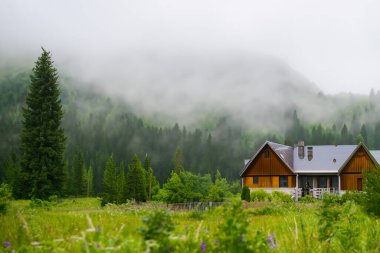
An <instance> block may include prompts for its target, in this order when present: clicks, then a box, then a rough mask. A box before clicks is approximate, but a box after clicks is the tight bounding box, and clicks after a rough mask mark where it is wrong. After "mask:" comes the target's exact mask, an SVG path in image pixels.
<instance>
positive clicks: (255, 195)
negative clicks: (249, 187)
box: [251, 189, 272, 201]
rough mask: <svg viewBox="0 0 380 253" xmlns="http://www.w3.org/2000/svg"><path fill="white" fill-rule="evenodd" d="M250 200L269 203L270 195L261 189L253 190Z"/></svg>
mask: <svg viewBox="0 0 380 253" xmlns="http://www.w3.org/2000/svg"><path fill="white" fill-rule="evenodd" d="M251 200H252V201H266V200H268V201H271V200H272V195H271V194H270V193H267V192H266V191H265V190H263V189H259V190H254V191H252V192H251Z"/></svg>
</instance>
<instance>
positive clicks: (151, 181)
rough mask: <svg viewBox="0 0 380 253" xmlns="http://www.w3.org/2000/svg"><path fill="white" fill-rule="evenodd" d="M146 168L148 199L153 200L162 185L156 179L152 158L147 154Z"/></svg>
mask: <svg viewBox="0 0 380 253" xmlns="http://www.w3.org/2000/svg"><path fill="white" fill-rule="evenodd" d="M144 169H145V174H146V187H147V188H146V192H147V196H148V200H149V201H150V200H152V196H153V195H154V194H156V193H157V192H158V190H159V189H160V185H159V183H158V181H157V179H156V177H155V176H154V174H153V169H152V165H151V162H150V158H149V157H148V155H146V156H145V161H144Z"/></svg>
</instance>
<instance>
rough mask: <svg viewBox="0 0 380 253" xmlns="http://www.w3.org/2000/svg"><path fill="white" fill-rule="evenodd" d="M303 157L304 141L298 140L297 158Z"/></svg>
mask: <svg viewBox="0 0 380 253" xmlns="http://www.w3.org/2000/svg"><path fill="white" fill-rule="evenodd" d="M304 157H305V143H304V141H298V158H299V159H303V158H304Z"/></svg>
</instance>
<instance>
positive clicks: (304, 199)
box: [298, 195, 318, 203]
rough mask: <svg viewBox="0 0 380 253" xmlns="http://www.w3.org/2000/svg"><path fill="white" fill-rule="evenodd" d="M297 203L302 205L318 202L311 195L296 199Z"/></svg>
mask: <svg viewBox="0 0 380 253" xmlns="http://www.w3.org/2000/svg"><path fill="white" fill-rule="evenodd" d="M298 201H299V202H302V203H315V202H318V199H316V198H314V197H313V196H312V195H305V196H304V197H301V198H299V199H298Z"/></svg>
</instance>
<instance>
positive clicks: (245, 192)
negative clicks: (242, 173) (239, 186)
mask: <svg viewBox="0 0 380 253" xmlns="http://www.w3.org/2000/svg"><path fill="white" fill-rule="evenodd" d="M241 200H245V201H248V202H250V201H251V191H250V190H249V187H248V186H244V187H243V190H242V191H241Z"/></svg>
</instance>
